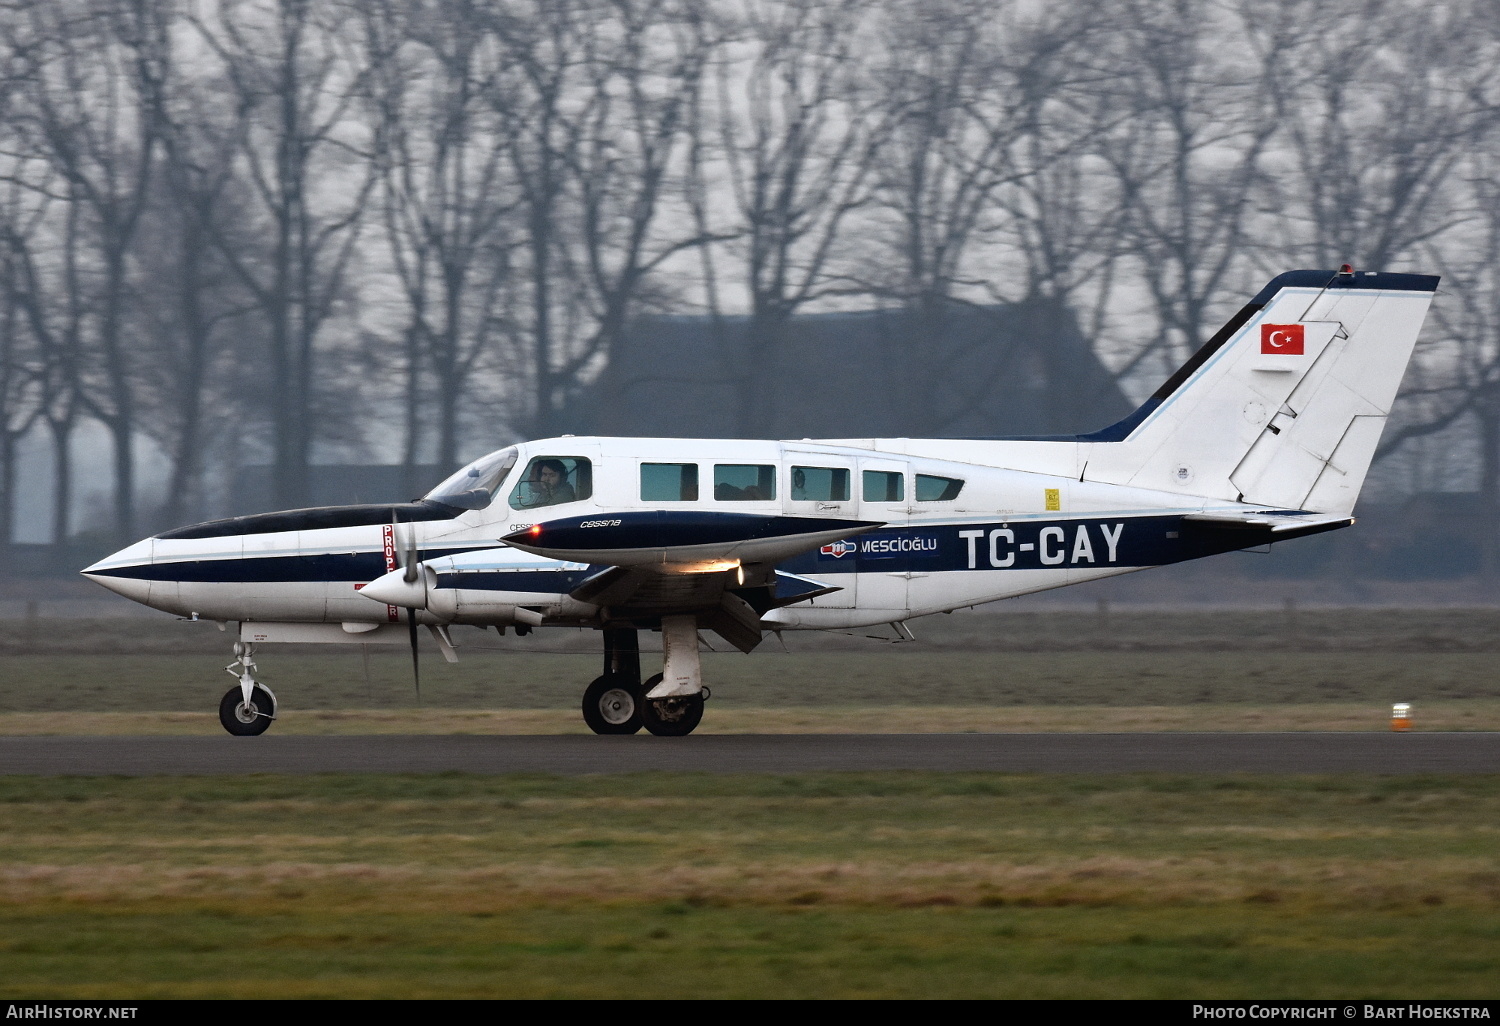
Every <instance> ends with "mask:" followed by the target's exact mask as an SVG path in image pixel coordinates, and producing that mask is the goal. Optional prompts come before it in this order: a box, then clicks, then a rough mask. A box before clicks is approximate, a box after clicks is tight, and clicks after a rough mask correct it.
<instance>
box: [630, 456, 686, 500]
mask: <svg viewBox="0 0 1500 1026" xmlns="http://www.w3.org/2000/svg"><path fill="white" fill-rule="evenodd" d="M697 499H698V464H696V463H642V464H641V500H642V501H643V502H696V501H697Z"/></svg>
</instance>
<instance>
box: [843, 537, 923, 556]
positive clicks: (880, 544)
mask: <svg viewBox="0 0 1500 1026" xmlns="http://www.w3.org/2000/svg"><path fill="white" fill-rule="evenodd" d="M937 548H938V540H937V539H936V538H905V537H900V536H897V537H895V538H869V539H867V540H866V541H865V542H864V543H863V544H861V545H860V547H859V551H860V552H862V553H864V554H865V555H867V556H883V555H894V554H896V553H898V552H936V551H937Z"/></svg>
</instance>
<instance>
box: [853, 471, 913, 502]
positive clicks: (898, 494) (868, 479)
mask: <svg viewBox="0 0 1500 1026" xmlns="http://www.w3.org/2000/svg"><path fill="white" fill-rule="evenodd" d="M863 477H864V481H863V484H864V494H865V501H866V502H901V501H903V500H904V499H905V498H906V475H905V474H902V473H900V472H899V471H894V470H867V471H865V472H864V475H863Z"/></svg>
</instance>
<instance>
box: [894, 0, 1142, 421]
mask: <svg viewBox="0 0 1500 1026" xmlns="http://www.w3.org/2000/svg"><path fill="white" fill-rule="evenodd" d="M1080 14H1081V12H1080V10H1079V9H1078V8H1076V7H1075V6H1074V5H1072V4H1056V5H1049V6H1046V7H1043V8H1039V9H1029V10H1028V9H1027V8H1026V7H1025V6H1024V5H1021V4H1007V5H1003V6H1001V7H1000V8H998V9H997V8H996V7H995V5H994V4H991V3H976V2H970V0H950V2H948V3H942V4H937V5H932V4H928V3H911V2H895V3H890V4H887V5H886V7H885V19H884V21H883V23H882V26H881V28H882V45H881V46H880V47H879V53H880V55H881V58H880V60H879V62H878V63H877V65H876V71H875V74H874V76H873V78H874V81H873V83H872V84H871V88H872V89H873V90H874V91H875V96H876V97H877V99H876V102H877V104H878V105H879V107H880V109H881V111H882V112H883V115H884V117H886V118H887V119H888V120H889V129H888V131H887V134H886V138H885V139H884V143H883V145H882V147H881V149H880V150H879V151H878V152H877V155H876V164H877V168H878V171H877V191H876V193H875V199H876V210H877V211H878V213H877V215H876V216H877V218H888V219H889V220H890V221H891V222H892V227H891V228H890V229H889V230H888V232H887V233H886V235H885V238H886V244H885V245H884V246H881V247H879V248H878V249H876V250H875V252H874V254H872V258H871V263H872V264H873V267H872V269H871V270H870V271H867V272H865V277H866V279H867V280H868V281H869V283H870V286H871V291H872V293H873V294H875V295H877V296H885V297H890V298H893V299H895V300H896V301H897V302H898V303H900V304H901V306H902V307H903V309H904V310H905V312H906V317H905V318H904V330H903V331H902V332H901V333H900V338H899V339H898V340H897V343H898V348H899V351H898V352H895V353H892V354H890V356H891V358H895V359H902V360H904V361H905V364H906V373H905V375H904V379H905V381H906V382H907V383H908V387H907V388H906V389H905V398H906V401H907V404H908V407H909V411H908V415H909V416H910V417H911V418H912V419H913V422H914V423H922V422H923V421H925V422H926V423H927V424H929V425H930V428H928V429H929V430H932V431H935V432H942V431H944V430H946V429H947V428H948V426H949V425H951V424H952V423H953V422H954V421H955V420H957V419H958V418H961V417H962V416H964V414H965V412H966V411H967V410H968V409H970V408H971V407H972V404H973V403H974V402H975V400H976V398H977V397H978V396H980V395H982V394H983V393H984V392H985V391H987V390H988V389H990V388H992V387H993V385H994V380H995V378H996V377H997V376H998V375H1000V374H1002V373H1007V372H1009V373H1014V372H1015V371H1016V367H1015V366H1014V365H1013V360H1014V359H1015V358H1020V357H1022V356H1029V355H1031V354H1032V353H1034V351H1035V349H1036V346H1037V344H1040V345H1042V346H1045V347H1047V348H1048V349H1051V348H1054V347H1051V346H1048V344H1047V342H1046V340H1045V335H1046V334H1047V333H1048V332H1056V331H1067V330H1072V324H1071V319H1072V318H1071V314H1070V312H1069V311H1068V309H1067V308H1068V306H1069V304H1070V302H1071V300H1072V297H1073V293H1074V292H1075V291H1076V290H1078V289H1079V288H1080V287H1081V286H1082V285H1083V284H1084V283H1086V282H1088V281H1090V280H1091V279H1100V287H1098V288H1096V289H1095V292H1096V293H1097V294H1099V295H1100V296H1107V295H1108V292H1109V288H1108V270H1109V260H1110V257H1111V256H1112V255H1113V254H1112V250H1111V247H1109V246H1107V245H1104V246H1101V245H1099V243H1100V241H1101V239H1104V238H1107V237H1108V233H1109V231H1110V229H1111V228H1112V227H1117V224H1118V220H1119V217H1118V211H1119V208H1118V204H1117V203H1113V202H1111V201H1110V200H1111V199H1112V197H1111V196H1110V194H1109V190H1108V189H1107V188H1100V187H1099V186H1101V185H1107V181H1101V178H1102V176H1100V175H1098V174H1097V172H1096V173H1094V174H1092V175H1090V173H1089V169H1088V166H1087V162H1088V160H1089V158H1090V155H1091V154H1090V151H1089V148H1088V147H1089V144H1090V143H1091V142H1092V141H1093V140H1094V138H1095V137H1096V136H1097V135H1098V134H1099V132H1100V131H1101V130H1102V129H1103V128H1104V127H1107V126H1108V120H1107V118H1108V114H1109V112H1108V109H1107V105H1106V104H1101V102H1100V97H1101V96H1103V95H1106V94H1107V86H1108V85H1109V84H1111V83H1110V82H1109V78H1110V74H1111V73H1110V71H1109V70H1108V69H1107V68H1106V69H1105V70H1104V71H1102V72H1101V71H1100V70H1099V69H1097V68H1096V67H1094V66H1093V62H1092V61H1091V59H1090V53H1091V47H1092V44H1093V42H1094V40H1095V38H1096V36H1097V35H1102V34H1103V31H1104V27H1105V26H1104V23H1103V22H1101V21H1100V20H1099V19H1097V18H1084V17H1081V16H1080ZM1101 79H1102V80H1103V81H1101ZM1101 253H1102V258H1101ZM986 299H989V300H997V299H998V300H1001V301H1003V302H1005V303H1006V304H1011V305H1012V306H1011V308H1010V309H1009V310H1008V311H1007V312H1008V314H1014V313H1015V312H1016V309H1015V307H1014V306H1013V304H1017V303H1020V304H1023V305H1024V307H1025V308H1026V310H1027V312H1028V313H1029V314H1032V315H1033V316H1029V317H1028V326H1029V327H1030V328H1031V329H1032V331H1033V332H1036V333H1038V334H1039V335H1041V336H1042V337H1040V338H1028V339H1027V342H1026V344H1025V345H1015V346H1012V347H1011V349H1012V352H1011V353H1009V354H1008V356H1009V357H1010V358H1011V359H1007V360H1005V361H1000V362H996V361H985V364H986V365H987V366H989V367H991V368H992V371H991V373H989V374H978V375H974V376H973V377H971V378H969V379H967V380H959V381H955V380H953V375H951V374H949V373H942V372H941V371H940V369H939V365H938V362H937V361H935V360H934V359H932V358H931V355H932V352H933V350H934V347H936V346H938V345H942V346H943V348H944V350H945V353H946V356H947V358H948V359H951V360H964V359H965V357H966V356H968V355H975V350H977V349H978V348H980V347H989V346H992V345H993V344H994V339H993V336H992V335H991V334H990V333H987V332H975V331H967V332H963V333H957V332H953V331H951V330H950V328H951V327H952V326H953V322H954V320H955V318H963V319H964V320H965V322H967V323H974V322H975V320H976V318H983V317H985V316H987V315H988V311H989V309H990V308H989V307H988V306H978V305H977V304H979V303H981V302H982V301H984V300H986ZM1100 305H1102V304H1100V303H1097V302H1096V304H1095V306H1096V309H1097V307H1098V306H1100ZM1053 322H1068V323H1053ZM1021 350H1024V351H1025V352H1024V353H1023V352H1021ZM1080 399H1081V400H1082V401H1083V404H1085V405H1086V404H1087V403H1088V402H1089V401H1090V400H1091V399H1092V397H1091V396H1086V395H1084V396H1080Z"/></svg>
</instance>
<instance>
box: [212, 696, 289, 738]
mask: <svg viewBox="0 0 1500 1026" xmlns="http://www.w3.org/2000/svg"><path fill="white" fill-rule="evenodd" d="M250 705H251V706H253V707H254V708H253V710H251V709H246V708H245V704H244V702H243V701H242V699H241V696H240V686H239V685H238V684H236V685H235V686H234V687H232V688H230V689H229V690H228V691H226V692H224V698H223V700H222V701H220V702H219V722H220V723H222V724H224V729H225V730H227V731H229V732H230V733H231V734H233V735H234V736H235V737H254V736H255V735H256V734H264V733H265V732H266V730H267V728H269V727H270V726H271V717H273V716H275V715H276V702H275V700H274V699H273V698H272V697H271V693H270V692H269V691H267V690H266V689H265V688H263V687H261V686H260V685H259V684H257V685H255V688H254V689H253V690H252V691H251V692H250Z"/></svg>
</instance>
